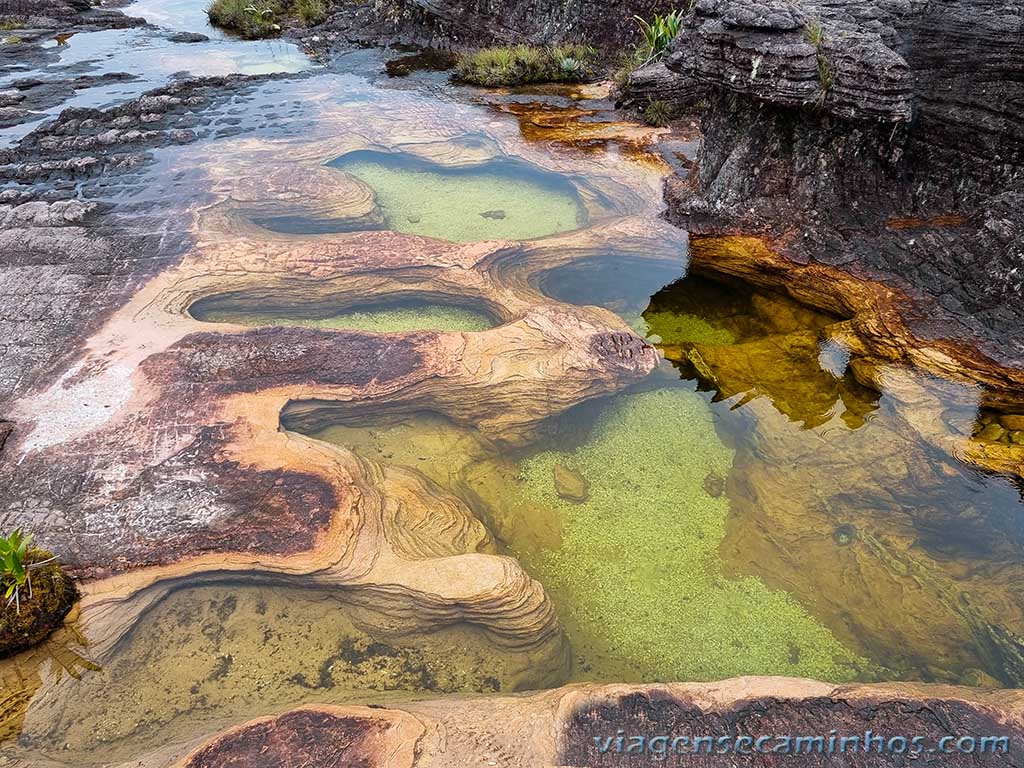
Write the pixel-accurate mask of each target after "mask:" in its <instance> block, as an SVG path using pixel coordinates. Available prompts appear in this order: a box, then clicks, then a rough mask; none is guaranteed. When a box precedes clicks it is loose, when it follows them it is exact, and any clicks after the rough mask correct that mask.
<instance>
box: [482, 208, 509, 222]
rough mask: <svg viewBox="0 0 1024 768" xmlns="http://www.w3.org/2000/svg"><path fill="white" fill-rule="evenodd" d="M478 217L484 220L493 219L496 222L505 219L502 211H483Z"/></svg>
mask: <svg viewBox="0 0 1024 768" xmlns="http://www.w3.org/2000/svg"><path fill="white" fill-rule="evenodd" d="M480 215H481V216H482V217H483V218H485V219H494V220H496V221H498V220H501V219H504V218H505V212H504V211H502V210H496V211H483V212H482V213H481V214H480Z"/></svg>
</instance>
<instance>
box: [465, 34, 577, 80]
mask: <svg viewBox="0 0 1024 768" xmlns="http://www.w3.org/2000/svg"><path fill="white" fill-rule="evenodd" d="M595 58H596V51H595V50H594V49H593V48H591V47H590V46H589V45H577V44H570V45H557V46H554V47H552V48H535V47H533V46H529V45H509V46H498V47H494V48H482V49H480V50H478V51H474V52H473V53H467V54H463V55H462V56H460V57H459V60H458V63H457V64H456V66H455V78H456V79H457V80H461V81H463V82H466V83H473V84H475V85H484V86H488V87H494V86H501V85H526V84H528V83H582V82H585V81H586V80H589V79H590V78H592V77H593V76H594V63H595Z"/></svg>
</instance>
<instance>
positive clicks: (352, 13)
mask: <svg viewBox="0 0 1024 768" xmlns="http://www.w3.org/2000/svg"><path fill="white" fill-rule="evenodd" d="M674 7H676V4H674V3H672V2H670V1H669V0H614V1H613V2H610V3H608V2H596V1H595V0H569V1H568V2H558V3H552V2H548V1H547V0H490V1H489V2H473V3H461V2H454V1H453V0H375V2H373V3H363V2H357V1H356V0H349V1H348V2H342V3H337V4H335V6H334V11H333V13H332V16H331V18H330V19H329V20H328V21H327V22H326V23H324V24H322V25H320V26H318V27H316V28H315V29H314V30H312V32H311V34H310V33H303V34H302V37H303V43H304V44H305V45H306V46H307V47H309V48H311V49H313V50H321V49H324V48H326V49H330V48H331V47H332V46H334V47H336V46H337V45H338V42H339V41H345V40H347V41H349V42H371V43H374V44H380V43H382V42H383V43H392V42H400V43H412V44H415V45H420V46H429V47H437V48H449V47H452V48H456V49H458V48H467V47H475V46H483V45H488V44H495V43H497V44H508V43H533V44H548V43H561V42H581V41H582V42H588V43H591V44H593V45H596V46H599V47H602V48H608V49H612V50H617V49H618V48H620V47H622V46H623V45H626V44H627V43H628V44H631V43H632V42H634V41H635V39H636V38H637V34H638V33H637V28H636V25H635V24H634V23H633V21H632V18H633V16H634V15H639V16H642V17H644V18H649V17H650V16H651V15H652V14H654V13H667V12H668V11H670V10H672V9H673V8H674Z"/></svg>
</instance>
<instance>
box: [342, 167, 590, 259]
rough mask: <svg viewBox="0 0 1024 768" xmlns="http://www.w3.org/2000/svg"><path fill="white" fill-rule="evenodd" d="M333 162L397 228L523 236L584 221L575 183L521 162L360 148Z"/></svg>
mask: <svg viewBox="0 0 1024 768" xmlns="http://www.w3.org/2000/svg"><path fill="white" fill-rule="evenodd" d="M332 165H333V166H334V167H336V168H340V169H341V170H343V171H345V172H346V173H349V174H351V175H352V176H355V177H356V178H358V179H359V180H360V181H363V182H364V183H366V184H367V185H369V186H370V187H371V188H372V189H373V190H374V192H375V193H376V196H377V202H378V204H379V205H380V208H381V210H382V211H383V212H384V216H385V220H386V224H387V227H388V229H391V230H393V231H395V232H405V233H409V234H415V235H425V236H427V237H436V238H439V239H442V240H450V241H453V242H475V241H480V240H526V239H531V238H537V237H544V236H546V235H551V234H554V233H556V232H568V231H571V230H574V229H578V228H579V227H580V226H582V225H583V224H584V223H585V222H586V213H585V210H584V208H583V206H582V203H581V201H580V198H579V195H578V194H577V192H576V190H575V188H574V187H573V186H572V184H571V183H570V182H568V181H567V180H565V179H564V178H562V177H560V176H558V175H557V174H554V173H548V172H546V171H542V170H540V169H538V168H534V167H533V166H530V165H528V164H527V163H524V162H521V161H516V160H512V159H505V158H502V159H496V160H491V161H488V162H485V163H482V164H479V165H472V166H455V167H448V166H444V165H440V164H437V163H432V162H430V161H427V160H423V159H421V158H418V157H416V156H414V155H411V154H405V153H394V154H392V153H387V152H375V151H371V150H359V151H356V152H350V153H349V154H347V155H343V156H342V157H340V158H338V159H337V160H336V161H334V162H333V163H332Z"/></svg>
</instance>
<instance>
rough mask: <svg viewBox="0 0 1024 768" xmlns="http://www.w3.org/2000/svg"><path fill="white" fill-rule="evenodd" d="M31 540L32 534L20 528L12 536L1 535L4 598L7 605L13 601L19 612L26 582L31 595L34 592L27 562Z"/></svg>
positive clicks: (0, 562) (0, 557) (0, 554)
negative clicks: (27, 533) (23, 531)
mask: <svg viewBox="0 0 1024 768" xmlns="http://www.w3.org/2000/svg"><path fill="white" fill-rule="evenodd" d="M31 541H32V536H31V534H30V535H28V536H25V535H23V534H22V532H21V530H20V529H18V528H15V529H14V531H13V532H12V533H11V535H10V536H6V537H0V577H2V578H3V585H4V598H5V599H6V600H7V607H8V608H10V607H11V604H12V603H13V604H14V607H15V609H16V610H17V612H18V613H20V612H21V590H22V589H23V588H24V587H25V586H26V584H27V585H28V589H29V595H30V596H31V593H32V579H31V577H30V576H29V572H28V567H27V564H26V562H25V560H26V556H27V554H28V545H29V544H30V543H31Z"/></svg>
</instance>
